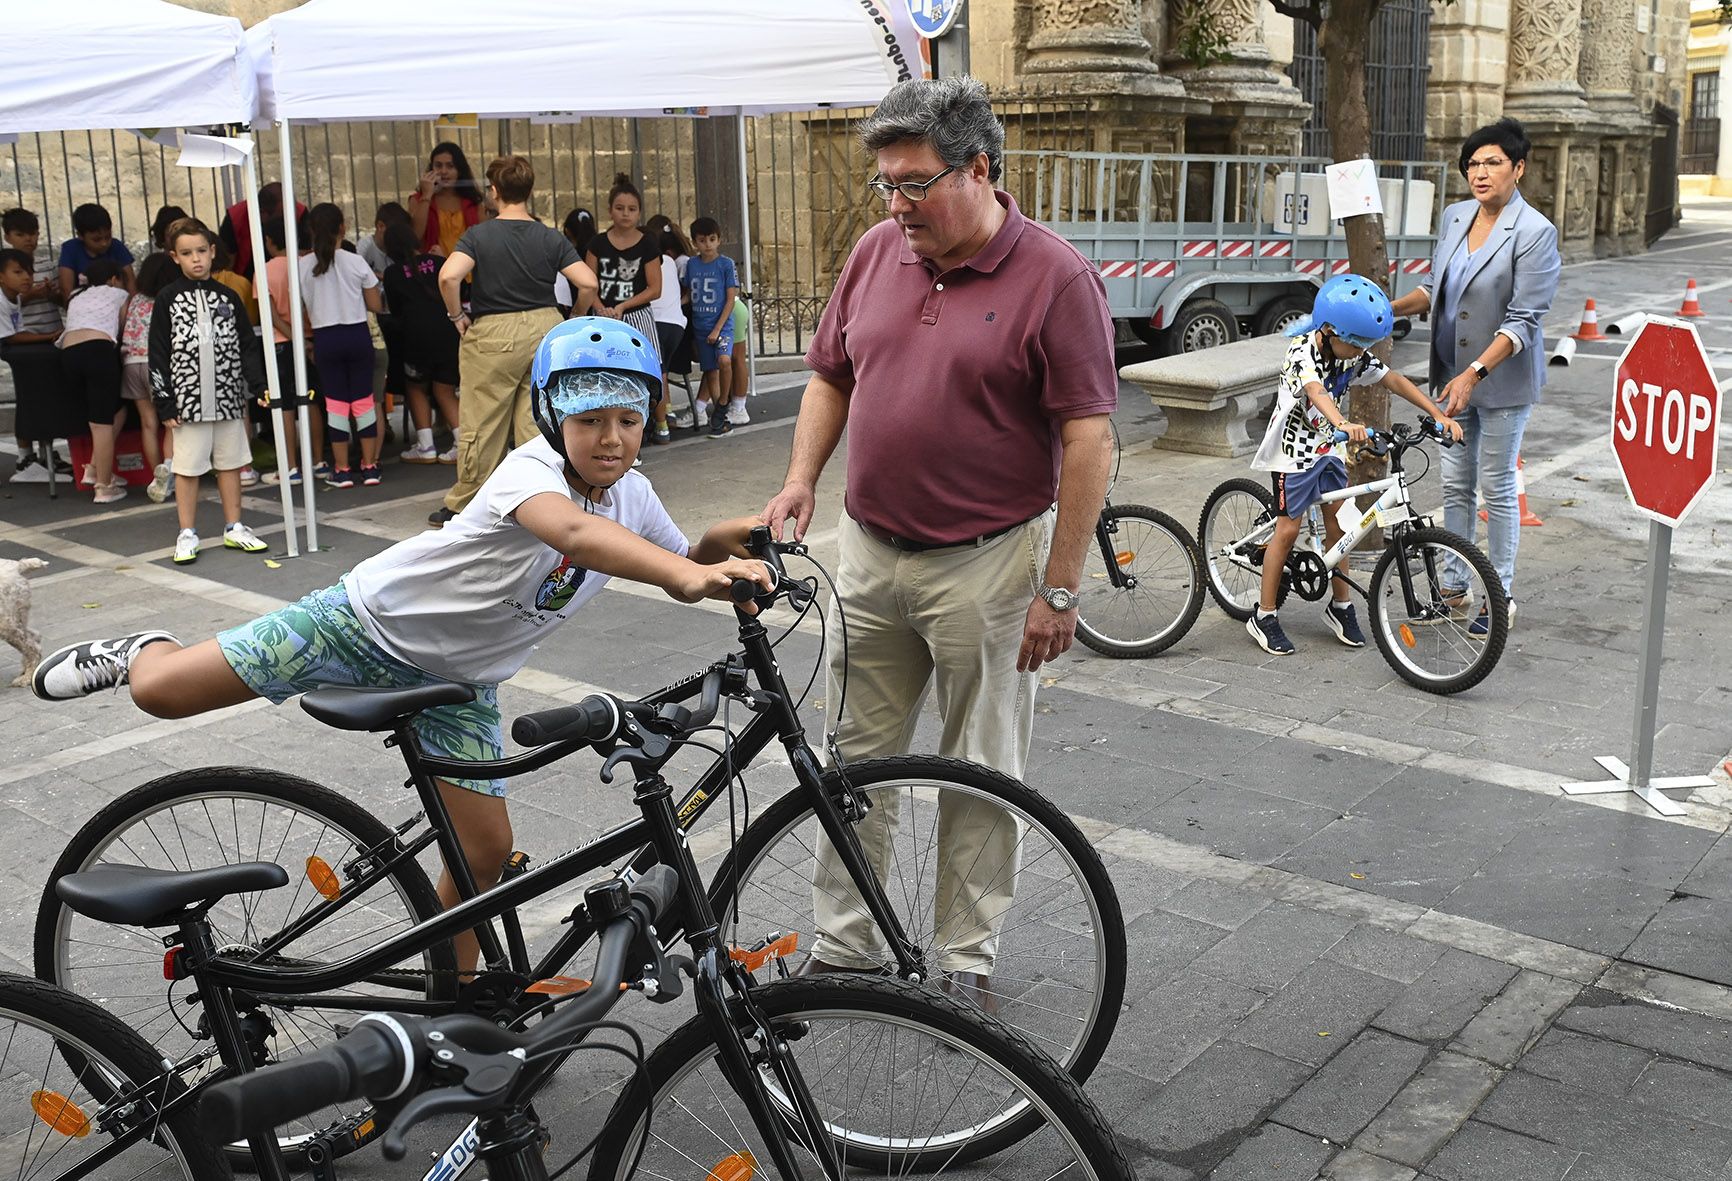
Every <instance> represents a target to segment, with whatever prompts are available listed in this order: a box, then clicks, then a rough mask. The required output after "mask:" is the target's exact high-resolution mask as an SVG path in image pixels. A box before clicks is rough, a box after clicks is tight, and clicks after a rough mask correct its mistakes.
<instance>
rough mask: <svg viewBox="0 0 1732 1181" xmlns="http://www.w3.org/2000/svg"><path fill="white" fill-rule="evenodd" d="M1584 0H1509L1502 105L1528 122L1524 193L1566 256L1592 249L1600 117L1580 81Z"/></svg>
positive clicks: (1588, 252) (1579, 256)
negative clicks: (1530, 143)
mask: <svg viewBox="0 0 1732 1181" xmlns="http://www.w3.org/2000/svg"><path fill="white" fill-rule="evenodd" d="M1581 19H1582V9H1581V0H1513V2H1512V3H1511V5H1510V29H1509V85H1508V87H1507V88H1506V89H1505V98H1504V111H1505V112H1506V113H1507V114H1510V115H1513V116H1515V117H1516V118H1518V119H1520V120H1521V121H1522V122H1523V123H1524V124H1526V126H1527V130H1528V138H1529V139H1530V140H1532V141H1533V145H1534V148H1533V152H1532V154H1531V155H1530V157H1529V159H1528V167H1527V176H1526V178H1525V179H1524V180H1523V182H1522V195H1523V196H1525V197H1526V198H1527V199H1528V201H1529V202H1530V203H1531V204H1533V205H1534V207H1535V208H1537V209H1539V211H1540V212H1541V213H1544V214H1545V215H1546V216H1547V217H1549V218H1551V220H1552V223H1553V224H1554V225H1556V226H1557V227H1558V239H1559V249H1560V250H1561V251H1562V253H1563V256H1564V259H1565V261H1574V260H1576V259H1582V258H1591V257H1593V255H1594V228H1595V215H1596V210H1597V206H1598V204H1599V198H1598V194H1599V187H1600V185H1599V175H1600V147H1599V139H1600V136H1599V131H1598V121H1597V117H1596V115H1595V113H1594V110H1593V108H1592V107H1590V106H1589V105H1588V103H1587V101H1586V98H1585V97H1584V92H1583V90H1582V85H1581V82H1580V80H1579V77H1578V75H1579V73H1580V68H1581V49H1582V30H1581Z"/></svg>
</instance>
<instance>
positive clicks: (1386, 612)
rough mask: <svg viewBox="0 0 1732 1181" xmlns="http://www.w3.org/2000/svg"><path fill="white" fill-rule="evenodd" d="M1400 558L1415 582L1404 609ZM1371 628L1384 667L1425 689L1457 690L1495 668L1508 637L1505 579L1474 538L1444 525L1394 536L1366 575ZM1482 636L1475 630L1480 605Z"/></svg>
mask: <svg viewBox="0 0 1732 1181" xmlns="http://www.w3.org/2000/svg"><path fill="white" fill-rule="evenodd" d="M1397 561H1399V562H1400V563H1401V564H1402V565H1404V566H1405V567H1406V568H1407V574H1408V578H1409V580H1410V581H1411V582H1412V585H1413V598H1414V606H1413V609H1412V610H1409V608H1408V604H1407V596H1406V593H1405V591H1404V589H1403V587H1402V580H1401V571H1400V569H1398V567H1397V565H1396V563H1397ZM1370 606H1371V630H1372V634H1373V635H1375V636H1376V637H1377V649H1378V651H1380V652H1382V653H1383V659H1384V660H1386V661H1388V662H1389V667H1390V668H1392V669H1394V670H1395V672H1396V674H1397V675H1398V676H1400V677H1401V679H1402V680H1404V681H1406V682H1407V683H1408V684H1410V685H1413V686H1415V687H1416V688H1420V689H1424V690H1425V691H1426V692H1427V693H1460V692H1461V691H1462V690H1463V689H1470V688H1472V687H1473V686H1475V685H1477V684H1479V683H1480V682H1481V681H1483V680H1485V678H1486V677H1487V675H1489V674H1490V672H1491V670H1492V669H1493V668H1495V667H1497V662H1498V658H1499V657H1500V656H1502V655H1503V646H1504V641H1505V639H1506V638H1507V637H1508V636H1509V607H1508V600H1507V599H1506V598H1505V596H1504V591H1503V581H1502V580H1501V579H1500V578H1498V575H1497V571H1496V570H1495V569H1493V568H1492V564H1491V560H1490V559H1489V558H1487V557H1486V556H1485V555H1484V554H1483V553H1481V552H1480V550H1479V548H1478V547H1477V546H1475V545H1474V544H1473V543H1472V542H1470V541H1466V540H1464V539H1462V538H1461V537H1459V536H1458V535H1456V534H1454V533H1451V532H1449V531H1448V530H1447V529H1432V528H1425V529H1414V530H1411V531H1410V532H1408V533H1407V535H1406V536H1405V537H1403V538H1402V539H1401V540H1400V542H1399V544H1398V543H1397V542H1395V541H1394V540H1391V541H1390V543H1389V544H1388V545H1386V546H1385V547H1384V549H1383V556H1382V557H1381V558H1379V559H1378V562H1377V569H1376V570H1375V571H1374V572H1373V573H1372V575H1371V604H1370ZM1482 606H1484V607H1486V608H1487V611H1486V624H1487V626H1486V629H1485V632H1486V634H1484V635H1483V636H1482V635H1475V634H1474V632H1473V628H1474V626H1475V621H1476V619H1477V618H1478V616H1479V612H1480V608H1481V607H1482Z"/></svg>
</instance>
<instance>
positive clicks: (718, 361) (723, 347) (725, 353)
mask: <svg viewBox="0 0 1732 1181" xmlns="http://www.w3.org/2000/svg"><path fill="white" fill-rule="evenodd" d="M714 327H715V325H714V324H712V325H710V328H714ZM710 328H698V329H694V330H693V332H692V347H693V349H694V350H695V351H696V353H697V356H698V368H699V369H702V370H703V371H704V372H705V373H710V372H713V371H714V370H717V369H720V368H721V367H722V365H723V363H724V362H729V361H731V360H732V359H733V356H734V326H733V324H731V323H729V324H724V325H722V331H721V334H720V335H719V336H717V337H716V343H715V344H711V343H710Z"/></svg>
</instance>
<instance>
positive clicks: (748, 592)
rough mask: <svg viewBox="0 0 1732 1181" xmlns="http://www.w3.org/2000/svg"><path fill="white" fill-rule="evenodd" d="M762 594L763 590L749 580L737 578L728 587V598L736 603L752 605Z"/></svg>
mask: <svg viewBox="0 0 1732 1181" xmlns="http://www.w3.org/2000/svg"><path fill="white" fill-rule="evenodd" d="M762 593H763V591H762V588H760V587H759V586H758V584H757V583H755V582H753V581H752V580H751V579H749V578H736V579H734V581H733V582H732V583H730V584H729V585H728V598H730V599H732V600H733V601H734V602H736V603H750V602H751V601H752V600H753V599H755V598H757V597H758V596H759V595H760V594H762Z"/></svg>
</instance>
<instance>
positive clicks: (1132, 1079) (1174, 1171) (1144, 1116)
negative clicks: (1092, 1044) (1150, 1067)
mask: <svg viewBox="0 0 1732 1181" xmlns="http://www.w3.org/2000/svg"><path fill="white" fill-rule="evenodd" d="M1112 1057H1118V1055H1116V1054H1114V1055H1112ZM1164 1089H1165V1088H1164V1085H1163V1084H1162V1083H1159V1082H1154V1081H1151V1080H1149V1079H1147V1078H1143V1077H1140V1076H1138V1075H1135V1074H1131V1073H1129V1072H1128V1071H1125V1070H1122V1069H1120V1068H1119V1067H1117V1066H1115V1065H1113V1064H1112V1063H1110V1062H1106V1063H1102V1064H1101V1065H1100V1066H1097V1067H1096V1068H1095V1070H1094V1073H1093V1074H1091V1075H1089V1082H1088V1093H1089V1097H1090V1098H1091V1099H1093V1100H1094V1102H1095V1106H1097V1107H1098V1108H1099V1109H1100V1113H1101V1116H1102V1117H1103V1118H1104V1119H1105V1120H1106V1122H1107V1124H1108V1126H1110V1127H1111V1128H1112V1129H1113V1133H1114V1135H1115V1136H1117V1137H1118V1141H1119V1147H1120V1148H1121V1149H1123V1150H1124V1153H1125V1155H1126V1156H1127V1157H1128V1158H1130V1161H1131V1165H1132V1167H1133V1168H1135V1169H1136V1171H1137V1177H1138V1179H1139V1181H1193V1179H1194V1178H1195V1177H1196V1176H1197V1174H1196V1173H1195V1172H1194V1171H1193V1170H1191V1169H1186V1168H1181V1167H1180V1166H1178V1165H1175V1164H1171V1163H1169V1162H1167V1161H1164V1160H1160V1159H1158V1158H1157V1157H1156V1156H1155V1153H1156V1151H1157V1149H1158V1146H1157V1145H1156V1144H1155V1143H1154V1142H1153V1140H1152V1139H1151V1137H1150V1120H1149V1110H1150V1105H1151V1104H1153V1103H1154V1102H1155V1100H1156V1099H1157V1098H1158V1097H1159V1096H1160V1094H1161V1093H1162V1091H1163V1090H1164Z"/></svg>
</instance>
